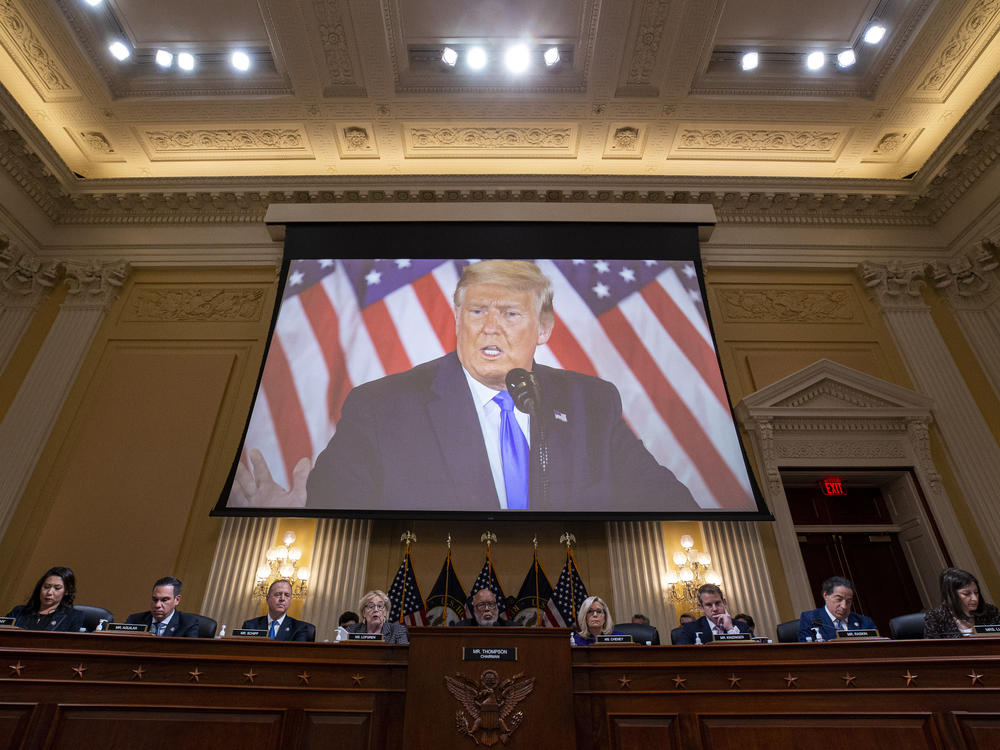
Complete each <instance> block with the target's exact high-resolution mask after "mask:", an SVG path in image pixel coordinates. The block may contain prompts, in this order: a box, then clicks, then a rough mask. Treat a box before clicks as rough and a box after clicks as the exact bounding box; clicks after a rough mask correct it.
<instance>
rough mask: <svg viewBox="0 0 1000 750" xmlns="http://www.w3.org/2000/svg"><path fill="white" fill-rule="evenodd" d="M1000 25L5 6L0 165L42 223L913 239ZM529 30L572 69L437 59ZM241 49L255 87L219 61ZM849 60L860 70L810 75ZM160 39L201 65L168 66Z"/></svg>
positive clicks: (884, 9) (882, 13)
mask: <svg viewBox="0 0 1000 750" xmlns="http://www.w3.org/2000/svg"><path fill="white" fill-rule="evenodd" d="M873 18H876V19H878V20H880V21H882V22H884V23H885V24H886V25H887V26H888V29H889V31H888V35H887V37H886V40H885V42H884V43H883V44H882V45H880V46H879V47H877V48H876V47H869V46H867V45H865V44H863V43H862V42H861V41H860V36H861V34H862V33H863V31H864V29H865V27H866V26H867V25H868V23H869V21H870V20H871V19H873ZM998 30H1000V0H842V1H841V2H839V3H829V2H819V0H759V1H758V2H753V3H747V2H736V1H735V0H729V1H728V2H727V1H726V0H632V1H625V0H622V1H621V2H618V1H617V0H616V1H615V2H609V1H608V0H549V1H548V2H545V3H538V2H533V1H531V0H451V1H449V2H443V1H442V0H405V2H404V0H378V1H376V0H353V1H352V0H298V1H297V2H289V0H212V2H207V3H206V2H198V1H197V0H173V2H171V3H150V2H145V1H144V0H105V4H104V5H103V6H100V7H98V8H97V9H94V8H91V7H90V6H89V5H87V4H86V3H84V2H83V0H0V83H2V85H3V91H0V115H2V116H3V118H4V123H5V127H4V129H3V130H4V132H3V133H0V136H2V137H3V141H4V143H3V148H4V152H3V154H2V158H0V162H2V164H3V166H4V167H5V168H6V169H7V171H8V172H9V173H10V174H11V175H13V176H14V177H15V179H16V180H17V181H18V182H19V183H20V184H21V185H22V187H23V188H24V189H25V190H26V191H27V192H29V193H30V194H31V195H32V196H33V197H34V198H35V200H36V202H38V204H39V205H41V206H42V207H43V209H44V210H45V211H46V213H47V214H48V215H49V216H50V218H52V219H53V220H54V221H56V222H57V223H76V222H94V221H105V220H115V221H122V220H127V221H143V220H155V217H156V216H159V215H161V214H164V213H165V212H171V213H173V215H175V216H176V215H179V214H184V213H185V212H187V211H190V212H191V213H192V216H198V217H200V219H201V220H223V221H245V220H259V217H260V216H261V215H262V214H263V210H264V209H265V208H266V206H267V204H268V203H272V202H276V201H287V200H307V201H310V200H311V201H352V200H365V201H373V202H379V201H402V200H410V201H412V200H446V201H448V200H452V201H464V200H472V201H475V200H530V201H537V200H549V201H552V200H560V201H603V200H618V201H649V202H694V201H697V202H711V203H713V204H714V205H715V206H716V209H717V211H718V212H719V215H720V218H722V220H724V221H771V222H781V221H789V220H795V221H814V222H823V221H838V222H848V223H849V222H851V221H861V220H864V221H877V222H882V223H887V224H899V225H910V226H913V225H922V224H927V223H933V222H934V221H936V220H937V219H938V218H939V217H940V216H941V215H942V214H943V213H944V212H945V211H947V210H948V208H949V207H950V206H951V205H952V203H953V202H954V201H955V200H957V198H958V197H959V196H960V195H961V194H962V193H963V191H965V190H966V189H968V187H969V185H970V184H971V183H972V182H974V181H975V179H976V178H977V176H978V175H979V174H981V173H982V172H983V171H985V170H986V169H988V168H989V167H990V165H991V164H992V163H993V161H994V160H995V158H996V155H997V152H998V140H1000V136H998V131H1000V125H998V120H1000V116H998V111H1000V110H998V105H1000V84H998V83H997V81H998V77H997V76H998V71H1000V35H998V34H997V32H998ZM112 31H115V32H116V33H120V34H122V35H124V37H125V38H126V39H127V40H128V41H129V43H130V44H131V45H132V46H133V48H134V54H133V56H132V58H130V59H129V60H128V61H126V62H124V63H119V62H117V61H116V60H114V59H113V58H111V56H110V55H109V54H108V53H107V51H106V46H107V39H108V34H109V33H111V32H112ZM529 35H530V36H532V37H534V38H536V39H537V40H539V41H543V42H545V43H546V44H551V45H555V46H558V47H559V48H560V50H561V53H562V55H563V62H561V63H560V65H558V66H556V68H555V69H553V70H547V69H545V68H544V66H542V65H540V64H539V65H536V66H535V67H534V68H533V69H532V70H531V71H529V72H528V73H527V74H526V75H524V76H522V77H518V78H514V77H512V76H509V75H506V74H504V73H502V72H500V71H499V70H496V69H491V70H487V72H485V73H483V74H472V73H470V72H468V71H465V70H464V69H462V66H461V65H459V66H456V68H455V69H449V68H447V66H445V65H443V64H441V63H440V62H437V61H436V57H435V56H436V52H435V50H437V49H439V48H440V47H441V46H442V45H443V44H445V43H447V44H453V45H456V46H459V47H461V46H462V45H468V44H471V43H474V42H477V43H484V44H486V45H487V46H488V47H489V46H490V45H493V46H494V47H496V48H499V45H500V44H501V43H502V42H504V41H506V40H509V39H517V38H520V37H523V36H529ZM237 44H239V45H242V46H243V47H244V48H245V49H247V50H248V51H249V52H250V55H251V58H252V66H251V69H250V70H249V71H248V72H247V73H246V74H239V73H236V72H235V71H232V70H231V69H229V68H228V67H227V65H226V64H225V58H226V55H227V54H228V51H230V50H232V49H233V48H234V47H235V46H236V45H237ZM848 46H853V47H854V48H855V49H856V50H857V52H858V63H857V64H856V65H855V66H854V67H853V68H851V69H848V70H839V69H837V68H836V66H835V65H833V64H828V65H827V67H826V68H824V69H823V70H822V71H818V72H815V73H809V72H808V71H806V70H805V68H804V66H803V64H802V57H803V54H804V53H805V52H807V51H811V50H816V49H820V50H824V51H826V52H828V53H831V54H833V53H836V52H838V51H840V50H842V49H844V48H846V47H848ZM159 47H163V48H167V49H171V50H173V51H179V50H190V51H192V52H194V53H195V54H196V56H197V57H198V62H199V64H198V67H197V68H196V69H195V70H194V71H192V72H191V73H184V72H183V71H178V70H176V69H171V70H168V71H162V70H160V69H159V68H157V66H156V65H155V64H154V63H153V62H152V56H153V54H154V53H155V50H156V49H157V48H159ZM751 47H753V48H755V49H758V50H760V52H761V58H762V64H761V67H760V69H758V70H757V71H755V72H753V73H744V72H742V71H740V70H739V65H738V57H739V53H740V52H741V51H742V50H744V49H748V48H751ZM206 206H214V207H215V210H214V212H213V211H212V210H206ZM212 217H215V218H214V219H213V218H212Z"/></svg>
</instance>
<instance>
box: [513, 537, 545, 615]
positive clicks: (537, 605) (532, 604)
mask: <svg viewBox="0 0 1000 750" xmlns="http://www.w3.org/2000/svg"><path fill="white" fill-rule="evenodd" d="M551 598H552V584H551V583H549V577H548V576H547V575H545V571H544V570H543V569H542V564H541V563H540V562H538V553H537V552H535V553H534V554H533V556H532V560H531V567H530V568H528V573H527V575H525V576H524V583H522V584H521V590H520V591H518V592H517V598H516V599H515V600H514V604H513V605H512V606H511V608H510V614H511V616H512V617H513V618H514V620H515V621H516V622H517V623H519V624H521V625H526V626H529V627H548V628H551V627H554V626H555V624H556V621H555V619H554V618H553V617H552V614H551V613H550V612H549V611H548V603H549V600H550V599H551Z"/></svg>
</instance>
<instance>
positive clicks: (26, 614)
mask: <svg viewBox="0 0 1000 750" xmlns="http://www.w3.org/2000/svg"><path fill="white" fill-rule="evenodd" d="M75 596H76V576H75V575H73V571H72V570H70V569H69V568H66V567H63V566H61V565H56V566H55V567H53V568H49V569H48V570H47V571H45V574H44V575H43V576H42V577H41V578H39V579H38V583H36V584H35V588H34V589H33V590H32V592H31V597H30V598H29V599H28V603H27V604H20V605H18V606H16V607H14V609H12V610H11V611H10V612H9V613H8V615H7V616H8V617H13V618H15V622H14V625H15V626H16V627H19V628H24V629H26V630H59V631H64V632H70V633H73V632H77V631H79V630H80V629H81V628H83V613H82V612H77V611H76V610H75V609H73V599H74V597H75Z"/></svg>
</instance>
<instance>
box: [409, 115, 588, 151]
mask: <svg viewBox="0 0 1000 750" xmlns="http://www.w3.org/2000/svg"><path fill="white" fill-rule="evenodd" d="M578 142H579V128H578V126H577V124H576V123H546V124H544V125H539V124H536V123H507V124H504V125H501V126H496V125H481V124H478V123H452V122H449V123H446V122H429V123H419V124H417V123H411V124H404V125H403V144H404V150H405V154H406V157H407V158H420V157H436V158H441V157H455V156H461V157H467V158H475V159H484V158H487V159H488V158H490V157H511V156H514V157H518V156H524V157H533V158H543V159H544V158H573V157H575V156H576V153H577V144H578Z"/></svg>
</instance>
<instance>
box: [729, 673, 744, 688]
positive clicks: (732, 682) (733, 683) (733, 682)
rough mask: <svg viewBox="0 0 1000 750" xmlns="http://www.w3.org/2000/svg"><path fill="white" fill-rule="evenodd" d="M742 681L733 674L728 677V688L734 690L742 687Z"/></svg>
mask: <svg viewBox="0 0 1000 750" xmlns="http://www.w3.org/2000/svg"><path fill="white" fill-rule="evenodd" d="M742 679H743V678H742V677H737V676H736V675H735V674H731V675H729V688H730V689H734V688H738V687H743V686H742V685H740V680H742Z"/></svg>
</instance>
